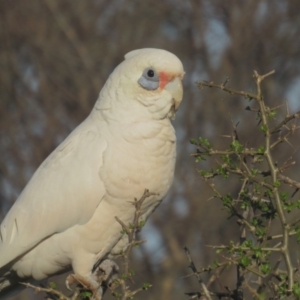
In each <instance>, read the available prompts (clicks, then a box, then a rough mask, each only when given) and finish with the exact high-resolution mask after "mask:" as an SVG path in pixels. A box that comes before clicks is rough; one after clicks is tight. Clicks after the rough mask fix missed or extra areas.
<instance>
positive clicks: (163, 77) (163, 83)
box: [159, 72, 169, 89]
mask: <svg viewBox="0 0 300 300" xmlns="http://www.w3.org/2000/svg"><path fill="white" fill-rule="evenodd" d="M159 79H160V81H159V87H160V88H161V89H164V88H165V86H166V85H167V83H168V82H169V76H168V75H167V74H166V73H164V72H159Z"/></svg>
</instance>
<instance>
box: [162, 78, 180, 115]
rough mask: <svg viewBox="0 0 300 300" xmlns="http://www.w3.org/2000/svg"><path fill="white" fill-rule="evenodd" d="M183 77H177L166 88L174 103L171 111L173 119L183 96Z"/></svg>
mask: <svg viewBox="0 0 300 300" xmlns="http://www.w3.org/2000/svg"><path fill="white" fill-rule="evenodd" d="M181 80H182V76H181V77H175V78H174V79H173V80H172V81H170V82H169V83H168V84H167V85H166V86H165V90H166V91H168V92H169V93H170V94H171V95H172V97H173V101H174V105H173V107H172V108H171V111H170V117H171V118H172V119H173V118H174V116H175V112H176V111H177V109H178V107H179V105H180V103H181V101H182V96H183V88H182V82H181Z"/></svg>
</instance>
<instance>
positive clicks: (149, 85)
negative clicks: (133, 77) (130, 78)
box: [138, 67, 159, 91]
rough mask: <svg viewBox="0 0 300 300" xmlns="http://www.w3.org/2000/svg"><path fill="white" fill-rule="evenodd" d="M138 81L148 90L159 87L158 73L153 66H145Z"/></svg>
mask: <svg viewBox="0 0 300 300" xmlns="http://www.w3.org/2000/svg"><path fill="white" fill-rule="evenodd" d="M138 83H139V85H140V86H141V87H142V88H144V89H146V90H148V91H154V90H157V89H158V88H159V75H158V73H157V72H156V71H155V69H154V68H151V67H150V68H147V69H145V70H144V72H143V74H142V76H141V77H140V79H139V80H138Z"/></svg>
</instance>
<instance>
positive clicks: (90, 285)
mask: <svg viewBox="0 0 300 300" xmlns="http://www.w3.org/2000/svg"><path fill="white" fill-rule="evenodd" d="M73 283H77V284H80V285H81V286H83V288H85V289H87V290H90V291H91V292H92V293H93V297H92V299H94V300H101V299H102V296H103V289H102V286H101V283H99V282H98V281H97V278H95V275H94V274H92V275H91V276H90V277H83V276H81V275H78V274H70V275H69V276H68V277H67V279H66V287H67V289H68V290H72V289H71V288H70V285H71V284H73Z"/></svg>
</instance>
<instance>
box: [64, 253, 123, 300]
mask: <svg viewBox="0 0 300 300" xmlns="http://www.w3.org/2000/svg"><path fill="white" fill-rule="evenodd" d="M118 274H119V266H118V265H117V264H116V263H115V262H114V261H113V260H111V259H105V260H103V261H102V262H101V263H100V264H99V266H97V267H96V268H95V269H94V271H93V273H92V274H91V276H89V277H83V276H80V275H78V274H70V275H69V276H68V277H67V279H66V286H67V289H69V290H71V288H70V285H71V284H74V283H78V284H80V285H82V286H83V287H84V288H85V289H87V290H90V291H91V292H92V293H93V299H95V300H101V299H102V297H103V295H104V293H105V292H106V290H107V288H108V287H109V286H110V285H111V284H112V283H113V281H114V280H115V279H116V278H117V277H118Z"/></svg>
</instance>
